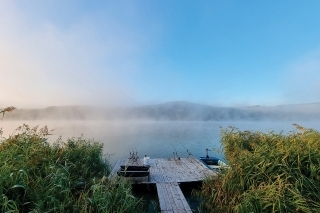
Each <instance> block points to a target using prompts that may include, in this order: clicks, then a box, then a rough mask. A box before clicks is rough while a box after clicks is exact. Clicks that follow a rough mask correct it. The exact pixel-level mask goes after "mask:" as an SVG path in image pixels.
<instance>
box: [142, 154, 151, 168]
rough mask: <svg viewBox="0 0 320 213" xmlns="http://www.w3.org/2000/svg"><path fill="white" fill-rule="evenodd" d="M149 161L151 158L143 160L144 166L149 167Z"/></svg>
mask: <svg viewBox="0 0 320 213" xmlns="http://www.w3.org/2000/svg"><path fill="white" fill-rule="evenodd" d="M149 159H150V157H147V156H145V157H144V158H143V165H145V166H148V165H149Z"/></svg>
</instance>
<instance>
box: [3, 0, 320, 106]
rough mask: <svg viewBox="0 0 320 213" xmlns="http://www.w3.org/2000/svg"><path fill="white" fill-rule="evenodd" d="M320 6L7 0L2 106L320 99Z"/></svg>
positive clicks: (239, 103)
mask: <svg viewBox="0 0 320 213" xmlns="http://www.w3.org/2000/svg"><path fill="white" fill-rule="evenodd" d="M319 8H320V2H319V1H289V2H288V1H280V2H279V1H272V2H270V1H245V2H244V1H62V0H57V1H26V0H20V1H6V0H0V108H2V107H6V106H11V105H13V106H16V107H17V108H41V107H46V106H63V105H99V106H128V105H130V106H135V105H146V104H157V103H165V102H170V101H189V102H193V103H201V104H208V105H217V106H244V105H265V106H273V105H280V104H297V103H311V102H319V100H320V93H319V89H320V40H319V38H320V13H319Z"/></svg>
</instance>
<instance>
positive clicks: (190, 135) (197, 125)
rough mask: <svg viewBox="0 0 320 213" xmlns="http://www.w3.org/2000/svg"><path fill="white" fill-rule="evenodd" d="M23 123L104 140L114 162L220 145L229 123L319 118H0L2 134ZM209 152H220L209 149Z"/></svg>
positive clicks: (247, 126) (260, 125) (248, 125)
mask: <svg viewBox="0 0 320 213" xmlns="http://www.w3.org/2000/svg"><path fill="white" fill-rule="evenodd" d="M23 123H26V124H29V125H30V126H36V125H40V126H44V125H47V126H48V128H49V129H54V131H53V135H52V136H50V138H49V141H50V142H53V141H54V140H56V138H58V137H59V136H60V135H61V136H62V139H64V140H65V139H67V138H70V137H78V136H80V135H81V134H83V136H84V138H94V139H95V140H97V141H100V142H101V143H103V144H104V152H105V154H112V155H111V156H110V162H111V163H112V164H114V163H115V162H116V161H117V160H118V159H120V158H127V157H129V151H130V150H131V151H132V150H137V151H138V154H139V156H140V158H143V156H144V155H145V154H146V155H148V156H149V157H151V158H160V157H173V152H175V150H176V151H177V152H178V155H179V156H180V157H186V156H187V149H188V150H189V151H190V152H191V153H192V155H193V156H195V157H200V156H204V155H205V150H206V148H209V149H211V150H212V149H220V148H221V147H220V128H219V127H220V126H221V127H223V128H226V127H228V126H229V125H230V126H234V127H237V128H239V129H241V130H259V131H263V132H268V131H272V130H274V131H276V132H280V131H281V130H283V131H284V132H289V131H292V130H294V127H293V126H292V123H298V124H299V125H302V126H304V127H306V128H313V129H316V130H320V122H298V121H297V122H265V121H264V122H243V121H238V122H235V121H232V122H226V121H224V122H150V121H138V122H137V121H122V122H120V121H44V120H39V121H5V120H4V121H1V122H0V127H2V129H3V131H4V134H3V137H8V135H9V134H12V133H13V131H14V130H15V128H17V127H18V126H20V125H22V124H23ZM209 155H217V156H223V154H219V153H216V152H214V151H211V152H210V153H209Z"/></svg>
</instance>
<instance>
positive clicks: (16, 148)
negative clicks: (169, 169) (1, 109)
mask: <svg viewBox="0 0 320 213" xmlns="http://www.w3.org/2000/svg"><path fill="white" fill-rule="evenodd" d="M49 134H50V132H49V131H48V129H47V128H46V127H44V128H42V129H38V128H37V127H35V128H30V127H29V126H28V125H23V126H22V127H19V128H18V129H17V131H16V132H15V133H14V134H13V135H11V136H9V138H7V139H5V140H3V141H2V142H1V143H0V162H1V165H0V195H1V196H2V197H1V199H0V211H1V212H82V213H87V212H88V213H89V212H92V213H93V212H130V213H131V212H141V203H140V200H139V199H137V198H135V197H134V196H133V194H132V192H131V188H130V185H129V184H127V183H125V182H123V181H120V180H113V181H109V180H108V179H107V178H106V177H107V176H108V174H109V172H110V166H109V164H108V161H107V159H106V158H105V157H104V156H103V154H102V148H103V147H102V144H100V143H98V142H95V141H94V140H85V139H83V138H82V137H79V138H72V139H69V140H67V141H66V142H64V141H62V140H61V139H59V140H57V141H56V142H55V143H53V144H52V145H51V144H49V143H48V142H47V136H48V135H49Z"/></svg>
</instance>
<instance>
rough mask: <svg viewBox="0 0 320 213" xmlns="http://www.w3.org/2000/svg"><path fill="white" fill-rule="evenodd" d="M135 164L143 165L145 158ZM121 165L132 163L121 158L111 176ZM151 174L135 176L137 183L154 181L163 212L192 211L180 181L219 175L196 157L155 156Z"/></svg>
mask: <svg viewBox="0 0 320 213" xmlns="http://www.w3.org/2000/svg"><path fill="white" fill-rule="evenodd" d="M134 163H135V165H136V163H138V164H139V165H143V160H142V159H140V160H139V161H138V162H134ZM120 165H132V163H131V162H130V161H129V160H128V159H123V160H119V161H118V162H117V163H116V165H115V166H114V169H113V170H112V172H111V174H110V176H111V177H112V176H115V175H116V174H117V171H118V170H119V168H120ZM149 165H150V176H149V181H148V179H147V178H144V179H142V178H140V179H139V178H138V179H137V178H134V181H135V182H136V183H137V180H139V183H141V184H143V183H154V184H156V186H157V193H158V198H159V203H160V209H161V212H162V213H176V212H179V213H180V212H181V213H191V212H192V210H191V209H190V207H189V205H188V202H187V200H186V199H185V197H184V195H183V193H182V191H181V189H180V187H179V183H182V182H196V181H202V180H204V179H205V178H206V177H208V176H215V175H217V174H216V173H215V172H214V171H212V170H210V169H208V168H207V167H206V166H205V165H203V163H201V162H200V160H198V159H196V158H193V157H191V158H180V159H177V158H154V159H150V160H149Z"/></svg>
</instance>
